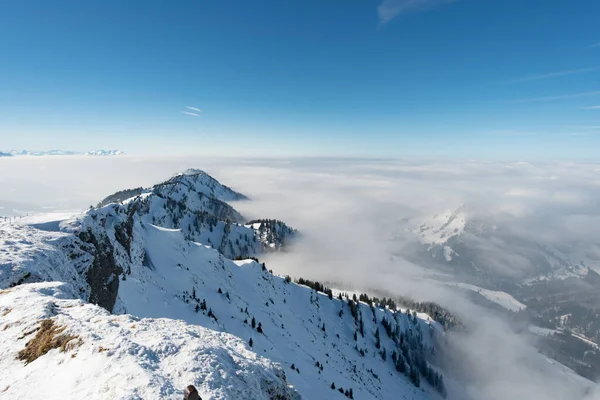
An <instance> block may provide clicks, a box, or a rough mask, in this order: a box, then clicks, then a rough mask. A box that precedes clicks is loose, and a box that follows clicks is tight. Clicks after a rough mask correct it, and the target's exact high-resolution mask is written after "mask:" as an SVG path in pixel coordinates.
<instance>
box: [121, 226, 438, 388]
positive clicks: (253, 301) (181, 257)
mask: <svg viewBox="0 0 600 400" xmlns="http://www.w3.org/2000/svg"><path fill="white" fill-rule="evenodd" d="M136 229H137V231H136V232H135V234H134V237H136V238H142V241H143V246H144V253H145V254H146V263H147V266H146V267H142V268H132V272H131V274H130V275H127V276H126V280H124V281H122V282H121V286H120V289H119V299H118V306H119V307H121V308H122V309H123V310H126V311H127V312H129V313H132V314H134V315H138V316H142V317H154V318H159V317H170V318H177V319H183V320H186V321H188V322H189V323H193V324H199V325H203V326H207V327H210V328H212V329H215V330H222V331H224V332H230V333H232V334H234V335H236V336H238V337H241V338H244V339H245V340H248V341H249V340H250V339H252V341H253V346H254V347H253V348H254V350H255V351H256V352H257V353H258V354H263V355H265V356H266V357H268V358H269V359H271V360H273V361H276V362H279V363H281V364H282V365H283V366H285V367H286V371H288V372H287V375H288V380H289V381H290V382H291V383H292V384H293V385H294V387H295V388H296V389H297V390H298V392H299V393H301V394H302V395H303V396H305V397H306V398H311V399H312V398H326V397H327V396H328V395H330V393H331V395H333V393H334V392H330V391H331V388H330V386H331V383H332V382H335V385H336V387H340V386H341V387H343V388H345V389H349V388H352V389H353V391H354V396H355V398H361V399H366V398H373V399H391V398H397V397H396V396H397V395H398V394H399V393H402V395H403V396H405V397H404V398H414V399H417V398H430V396H431V390H427V391H426V392H422V391H420V390H418V389H416V388H415V387H414V386H413V385H412V384H411V383H410V382H409V381H408V380H407V379H406V378H405V377H404V376H403V375H402V374H400V373H398V372H397V371H396V370H395V366H394V364H393V362H392V360H391V355H392V353H393V351H394V350H395V349H397V348H398V345H397V344H395V343H394V342H393V341H392V339H391V338H389V337H387V336H386V334H385V331H384V328H383V327H382V325H381V320H382V318H383V317H384V316H385V317H386V319H388V320H390V321H393V322H392V324H393V325H394V329H395V327H396V325H397V326H398V329H399V330H401V331H402V332H403V333H404V335H405V336H406V338H407V340H409V338H411V340H414V341H415V342H419V343H420V344H419V345H423V346H424V347H425V349H426V350H425V351H428V350H427V349H430V348H432V347H433V340H432V337H431V335H432V334H433V332H434V331H435V330H436V326H437V325H430V324H434V323H433V322H428V321H426V320H424V319H418V320H417V323H416V324H415V323H414V322H412V318H409V317H407V316H406V315H405V314H402V313H392V312H391V311H390V310H387V311H384V310H382V309H377V308H374V309H373V310H371V308H370V307H368V306H367V305H365V304H361V305H360V306H359V307H358V308H359V312H360V313H361V315H362V318H360V317H359V318H360V319H362V320H363V321H364V333H365V335H364V337H362V335H360V333H359V334H358V335H357V340H356V341H355V340H354V338H353V336H354V332H355V331H356V330H357V329H358V328H357V325H356V324H357V322H356V319H355V318H353V317H352V315H351V311H350V308H349V306H348V304H347V303H346V302H343V301H340V300H338V299H335V298H333V299H329V298H327V296H325V295H324V294H322V293H317V292H315V291H314V290H311V289H309V288H306V287H304V286H299V285H296V284H294V283H286V281H285V280H284V279H283V278H279V277H276V276H273V275H272V274H270V273H269V272H268V271H266V270H265V269H264V268H263V267H262V266H261V265H260V264H258V263H256V262H254V261H250V260H246V261H238V262H237V265H236V264H234V263H233V262H232V261H230V260H228V259H226V258H224V257H223V256H222V255H221V254H219V253H217V252H215V251H214V250H212V249H210V248H208V247H206V246H203V245H200V244H197V243H193V242H186V241H184V240H182V239H183V235H182V233H181V232H179V231H177V230H166V229H164V228H159V227H155V226H152V225H147V224H142V225H140V226H137V227H136ZM238 265H239V266H238ZM203 304H205V305H206V306H205V307H204V306H203ZM196 306H198V308H197V307H196ZM203 308H206V310H204V309H203ZM340 311H342V315H341V316H340ZM209 314H210V315H214V317H211V316H209ZM374 318H376V320H377V323H375V322H374ZM252 319H254V320H255V324H256V326H257V327H258V325H259V324H260V326H261V329H262V331H263V333H262V334H261V333H258V332H257V329H256V328H254V329H253V328H252ZM323 325H324V326H325V331H323ZM377 329H380V331H381V332H380V337H381V348H382V349H383V348H385V349H386V353H387V355H388V356H387V360H385V361H384V360H383V359H382V356H381V354H380V350H378V349H376V347H375V344H376V339H375V332H376V330H377ZM437 329H438V333H439V330H440V327H439V326H437ZM415 345H416V346H417V344H415ZM361 349H362V350H364V352H365V355H364V356H361V353H360V350H361ZM317 362H318V363H319V365H323V369H320V368H319V367H316V363H317ZM292 365H294V366H295V367H296V368H298V370H299V372H294V371H293V370H292V369H291V366H292ZM423 386H425V387H427V385H426V384H423ZM336 394H337V392H336Z"/></svg>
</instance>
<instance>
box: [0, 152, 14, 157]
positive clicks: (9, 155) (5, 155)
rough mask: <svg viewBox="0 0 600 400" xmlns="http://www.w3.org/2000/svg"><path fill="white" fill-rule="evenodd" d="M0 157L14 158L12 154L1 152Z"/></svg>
mask: <svg viewBox="0 0 600 400" xmlns="http://www.w3.org/2000/svg"><path fill="white" fill-rule="evenodd" d="M0 157H12V154H10V153H3V152H1V151H0Z"/></svg>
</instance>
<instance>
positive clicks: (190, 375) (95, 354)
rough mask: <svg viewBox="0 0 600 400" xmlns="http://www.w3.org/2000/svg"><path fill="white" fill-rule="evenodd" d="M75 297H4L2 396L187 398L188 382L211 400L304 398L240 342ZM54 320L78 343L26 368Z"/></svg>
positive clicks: (44, 292)
mask: <svg viewBox="0 0 600 400" xmlns="http://www.w3.org/2000/svg"><path fill="white" fill-rule="evenodd" d="M72 291H73V288H72V287H71V286H70V285H68V284H65V283H59V282H44V283H37V284H26V285H21V286H18V287H16V288H13V289H10V290H5V291H2V292H0V315H3V317H2V320H1V325H2V327H1V328H0V340H1V342H2V345H1V346H0V369H1V370H2V371H4V373H3V374H2V376H1V377H0V397H1V398H5V399H15V400H17V399H30V398H31V396H32V393H37V394H39V396H41V397H42V398H44V399H61V400H62V399H181V398H182V397H183V392H182V390H183V388H185V386H187V385H189V384H193V385H195V386H196V388H198V391H199V393H200V395H201V396H202V397H203V398H205V399H271V398H274V396H275V395H277V394H278V395H280V396H281V397H280V398H281V399H299V398H300V396H299V395H298V394H297V393H294V391H293V389H291V388H289V387H288V385H287V383H286V382H285V373H284V372H283V370H281V368H280V367H279V366H277V365H276V364H274V363H273V362H271V361H269V360H267V359H265V358H264V357H261V356H259V355H257V354H256V353H255V352H253V351H251V349H249V348H248V346H247V344H246V343H245V342H243V341H242V340H240V339H239V338H236V337H235V336H232V335H230V334H227V333H222V332H216V331H213V330H210V329H206V328H203V327H200V326H194V325H190V324H187V323H185V322H183V321H176V320H172V319H147V318H137V317H134V316H131V315H120V316H115V315H111V314H110V313H108V312H107V311H106V310H104V309H103V308H100V307H98V306H95V305H91V304H86V303H83V302H82V301H81V300H79V299H75V298H74V297H75V296H74V294H73V293H72ZM48 318H51V319H52V320H53V321H54V323H55V324H56V325H58V326H62V327H66V330H65V331H64V332H63V333H66V334H69V335H74V336H76V337H77V338H76V339H74V340H72V341H71V342H70V345H69V346H68V347H67V350H66V351H65V352H61V351H60V350H58V349H53V350H50V352H48V353H47V354H46V355H44V356H41V357H39V358H38V359H37V360H35V361H33V362H32V363H30V364H28V365H25V363H24V362H22V361H20V360H18V359H17V354H18V352H19V351H20V350H21V349H22V348H23V347H24V346H25V344H26V343H27V342H28V341H29V340H30V339H32V338H33V337H34V336H35V333H36V328H38V326H39V325H40V322H41V321H42V320H44V319H48ZM7 371H10V373H9V374H7V373H6V372H7Z"/></svg>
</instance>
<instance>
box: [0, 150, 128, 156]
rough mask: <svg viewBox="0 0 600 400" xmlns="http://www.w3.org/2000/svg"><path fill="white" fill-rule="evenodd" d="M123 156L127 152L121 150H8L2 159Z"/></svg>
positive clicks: (2, 154)
mask: <svg viewBox="0 0 600 400" xmlns="http://www.w3.org/2000/svg"><path fill="white" fill-rule="evenodd" d="M79 155H86V156H122V155H125V152H123V151H121V150H95V151H88V152H81V151H71V150H42V151H32V150H8V151H7V152H4V153H2V152H0V157H2V156H79Z"/></svg>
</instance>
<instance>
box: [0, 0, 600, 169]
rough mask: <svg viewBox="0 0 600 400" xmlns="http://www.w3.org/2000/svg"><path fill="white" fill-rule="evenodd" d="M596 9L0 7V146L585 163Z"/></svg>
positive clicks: (308, 0) (594, 101) (466, 3)
mask: <svg viewBox="0 0 600 400" xmlns="http://www.w3.org/2000/svg"><path fill="white" fill-rule="evenodd" d="M599 21H600V1H597V0H577V1H573V0H455V1H451V0H410V1H409V0H348V1H341V0H339V1H338V0H336V1H327V0H314V1H313V0H298V1H293V0H289V1H281V0H273V1H263V0H253V1H246V0H243V1H213V0H196V1H186V0H178V1H154V0H145V1H141V0H139V1H127V0H115V1H113V0H102V1H82V0H76V1H68V0H61V1H47V0H39V1H30V0H19V1H3V2H1V3H0V150H2V149H10V148H28V149H33V150H44V149H49V148H61V149H69V150H88V149H95V148H120V149H123V150H125V151H126V152H128V153H131V154H142V153H158V152H168V153H185V154H190V153H197V154H215V155H217V154H226V155H232V154H241V155H343V156H349V155H350V156H351V155H359V156H385V157H406V156H417V157H418V156H434V157H437V156H440V157H448V158H452V157H460V158H465V157H467V158H487V157H489V158H492V157H494V158H503V157H504V158H528V157H536V158H538V157H542V158H573V159H579V158H596V159H597V158H598V157H599V155H598V154H600V153H598V150H599V149H600V22H599ZM186 106H190V107H194V108H197V109H201V110H202V112H196V111H194V110H193V109H190V108H186ZM184 111H186V112H190V113H192V114H198V116H194V115H191V114H184V113H183V112H184Z"/></svg>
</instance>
